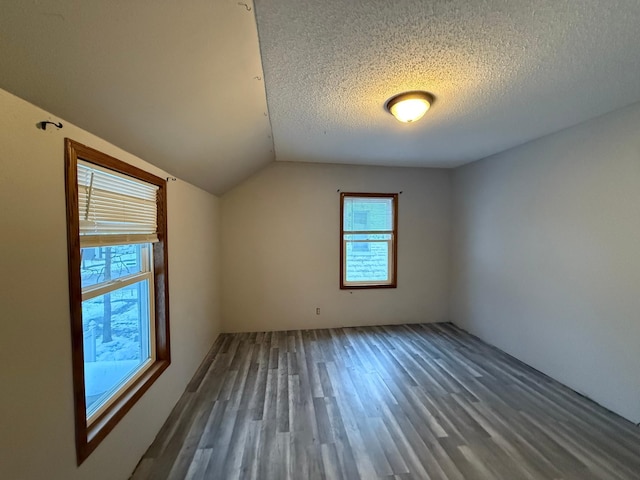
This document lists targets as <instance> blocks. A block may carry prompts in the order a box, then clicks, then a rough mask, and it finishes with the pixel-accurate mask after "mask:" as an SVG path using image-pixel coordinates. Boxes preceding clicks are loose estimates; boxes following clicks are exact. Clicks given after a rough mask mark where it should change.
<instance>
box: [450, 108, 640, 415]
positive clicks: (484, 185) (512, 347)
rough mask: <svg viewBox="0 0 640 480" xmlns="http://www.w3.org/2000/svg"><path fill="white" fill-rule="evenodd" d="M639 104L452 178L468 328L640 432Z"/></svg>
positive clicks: (461, 315) (456, 290)
mask: <svg viewBox="0 0 640 480" xmlns="http://www.w3.org/2000/svg"><path fill="white" fill-rule="evenodd" d="M639 132H640V104H636V105H634V106H632V107H630V108H627V109H624V110H620V111H618V112H615V113H613V114H609V115H607V116H603V117H600V118H598V119H596V120H594V121H591V122H588V123H585V124H582V125H579V126H577V127H574V128H571V129H568V130H565V131H562V132H560V133H557V134H555V135H551V136H548V137H545V138H542V139H540V140H537V141H534V142H531V143H529V144H527V145H524V146H522V147H519V148H516V149H513V150H510V151H508V152H505V153H502V154H500V155H497V156H494V157H492V158H489V159H486V160H482V161H480V162H476V163H473V164H471V165H469V166H466V167H463V168H460V169H457V170H456V171H455V175H454V182H453V183H454V216H453V225H454V251H453V258H454V262H453V264H454V267H453V274H452V279H453V280H452V285H453V296H452V314H453V319H454V321H455V322H456V323H457V324H459V325H460V326H462V327H464V328H466V329H468V330H470V331H471V332H472V333H474V334H477V335H478V336H480V337H481V338H483V339H484V340H486V341H488V342H489V343H492V344H494V345H496V346H498V347H499V348H501V349H502V350H505V351H507V352H509V353H511V354H512V355H514V356H516V357H518V358H520V359H521V360H523V361H525V362H526V363H528V364H529V365H532V366H533V367H535V368H537V369H539V370H542V371H543V372H545V373H547V374H549V375H550V376H552V377H554V378H556V379H558V380H560V381H561V382H563V383H565V384H566V385H568V386H570V387H572V388H574V389H576V390H578V391H580V392H582V393H584V394H586V395H587V396H589V397H591V398H593V399H595V400H596V401H597V402H599V403H601V404H602V405H604V406H606V407H608V408H610V409H611V410H613V411H616V412H618V413H620V414H621V415H623V416H625V417H627V418H629V419H630V420H632V421H634V422H640V253H639V252H640V250H639V247H640V134H639Z"/></svg>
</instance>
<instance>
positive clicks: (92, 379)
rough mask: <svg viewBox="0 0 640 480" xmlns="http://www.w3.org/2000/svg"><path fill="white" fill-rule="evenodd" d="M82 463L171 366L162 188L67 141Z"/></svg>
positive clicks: (141, 173) (131, 169)
mask: <svg viewBox="0 0 640 480" xmlns="http://www.w3.org/2000/svg"><path fill="white" fill-rule="evenodd" d="M66 186H67V225H68V238H69V277H70V282H69V284H70V299H71V331H72V346H73V350H72V361H73V370H74V371H73V374H74V375H73V378H74V394H75V416H76V447H77V456H78V463H81V462H82V461H83V460H84V459H85V458H86V457H87V456H88V455H89V454H90V453H91V451H93V449H94V448H95V447H96V446H97V445H98V443H99V442H100V441H101V440H102V439H103V438H104V437H105V436H106V435H107V433H108V432H109V431H110V430H111V429H113V427H114V426H115V424H116V423H117V422H118V421H119V420H120V419H121V418H122V416H124V414H125V413H126V412H127V411H128V410H129V409H130V408H131V406H133V404H134V403H135V402H136V401H137V399H138V398H139V397H140V396H141V395H142V394H143V393H144V392H145V391H146V390H147V389H148V388H149V386H150V385H151V384H152V383H153V382H154V381H155V379H156V378H157V377H158V376H159V375H160V374H161V373H162V371H163V370H165V369H166V368H167V366H168V365H169V362H170V351H169V319H168V281H167V247H166V237H167V231H166V182H165V180H164V179H162V178H159V177H156V176H155V175H152V174H150V173H148V172H146V171H144V170H140V169H138V168H136V167H133V166H131V165H129V164H126V163H124V162H122V161H120V160H118V159H115V158H113V157H110V156H108V155H106V154H104V153H101V152H99V151H97V150H94V149H92V148H90V147H87V146H85V145H82V144H79V143H77V142H74V141H73V140H69V139H67V140H66Z"/></svg>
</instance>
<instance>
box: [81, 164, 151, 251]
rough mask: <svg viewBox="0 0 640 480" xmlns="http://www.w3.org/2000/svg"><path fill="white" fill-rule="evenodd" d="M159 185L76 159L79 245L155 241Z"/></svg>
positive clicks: (92, 245)
mask: <svg viewBox="0 0 640 480" xmlns="http://www.w3.org/2000/svg"><path fill="white" fill-rule="evenodd" d="M157 194H158V187H157V186H156V185H152V184H150V183H146V182H143V181H141V180H136V179H133V178H131V177H128V176H126V175H121V174H119V173H117V172H114V171H110V170H107V169H104V168H101V167H98V166H96V165H93V164H91V163H88V162H84V161H82V160H78V213H79V216H80V218H79V220H80V244H81V246H82V247H95V246H100V245H109V244H111V245H113V244H130V243H148V242H157V241H158V234H157V210H158V209H157Z"/></svg>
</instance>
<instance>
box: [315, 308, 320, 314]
mask: <svg viewBox="0 0 640 480" xmlns="http://www.w3.org/2000/svg"><path fill="white" fill-rule="evenodd" d="M316 315H320V307H316Z"/></svg>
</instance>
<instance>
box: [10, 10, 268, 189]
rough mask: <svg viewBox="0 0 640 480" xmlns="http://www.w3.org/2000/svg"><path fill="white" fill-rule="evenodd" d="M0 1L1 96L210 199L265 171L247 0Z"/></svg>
mask: <svg viewBox="0 0 640 480" xmlns="http://www.w3.org/2000/svg"><path fill="white" fill-rule="evenodd" d="M0 2H1V6H0V12H1V13H0V58H1V59H2V61H1V63H0V87H2V88H4V89H5V90H8V91H10V92H12V93H14V94H15V95H18V96H19V97H22V98H24V99H26V100H28V101H30V102H31V103H34V104H35V105H38V106H39V107H42V108H44V109H46V110H48V111H50V112H51V113H53V114H54V115H56V116H59V117H62V118H64V119H66V120H68V121H70V122H73V123H75V124H76V125H78V126H80V127H82V128H84V129H86V130H89V131H90V132H92V133H95V134H97V135H99V136H101V137H103V138H105V139H106V140H108V141H110V142H112V143H115V144H116V145H118V146H119V147H121V148H123V149H125V150H127V151H130V152H132V153H134V154H136V155H138V156H140V157H141V158H143V159H145V160H147V161H149V162H151V163H153V164H155V165H157V166H159V167H161V168H163V169H165V170H167V171H168V172H170V173H171V174H174V175H177V176H179V177H181V178H183V179H185V180H187V181H189V182H191V183H193V184H195V185H198V186H200V187H202V188H204V189H206V190H208V191H211V192H214V193H222V192H224V191H225V190H227V189H228V188H230V187H231V186H232V185H234V184H236V183H238V182H240V181H242V180H244V179H245V178H246V177H247V176H249V175H251V174H252V173H253V172H255V171H256V170H257V169H259V168H261V167H262V166H263V165H265V164H267V163H269V162H271V161H272V160H273V158H274V155H273V142H272V140H271V127H270V125H269V117H268V115H267V107H266V98H265V90H264V82H263V81H262V65H261V61H260V51H259V47H258V37H257V31H256V24H255V16H254V12H253V8H252V6H251V2H250V1H249V0H247V2H248V6H244V5H241V4H239V2H238V1H236V0H215V1H214V0H206V1H205V0H189V1H184V2H181V1H177V0H109V1H107V0H102V1H87V0H28V1H27V0H22V1H11V0H0ZM240 3H246V2H245V1H242V2H240ZM62 133H64V131H63V132H62Z"/></svg>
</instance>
